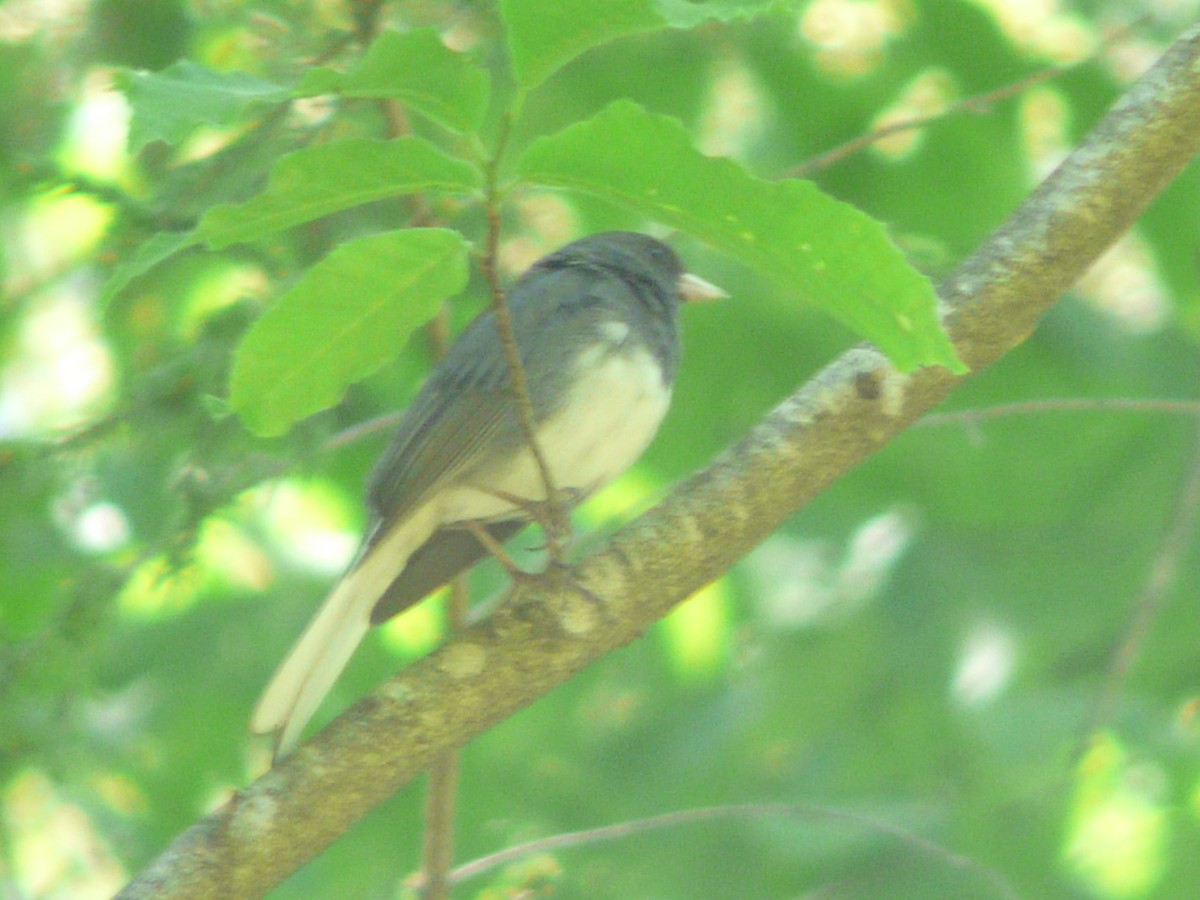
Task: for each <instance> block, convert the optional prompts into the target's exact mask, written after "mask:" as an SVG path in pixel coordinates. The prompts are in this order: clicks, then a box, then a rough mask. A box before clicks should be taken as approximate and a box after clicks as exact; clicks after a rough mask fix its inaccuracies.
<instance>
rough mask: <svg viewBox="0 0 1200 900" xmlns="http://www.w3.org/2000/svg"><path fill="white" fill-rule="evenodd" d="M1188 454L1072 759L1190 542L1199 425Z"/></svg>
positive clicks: (1199, 473) (1094, 727)
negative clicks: (1164, 527)
mask: <svg viewBox="0 0 1200 900" xmlns="http://www.w3.org/2000/svg"><path fill="white" fill-rule="evenodd" d="M1192 450H1193V452H1192V459H1191V463H1190V464H1189V466H1188V469H1187V471H1186V473H1185V478H1184V482H1183V487H1182V489H1181V490H1180V492H1179V501H1178V503H1176V505H1175V510H1174V513H1173V515H1172V517H1171V523H1170V526H1169V527H1168V529H1167V533H1166V535H1165V536H1164V537H1163V541H1162V543H1161V544H1160V545H1159V548H1158V552H1157V553H1156V554H1155V555H1154V559H1153V560H1151V562H1150V567H1149V569H1148V571H1147V573H1146V580H1145V582H1144V583H1143V584H1142V587H1141V590H1140V591H1139V592H1138V595H1137V597H1136V599H1135V601H1134V603H1133V611H1132V614H1131V616H1130V619H1129V625H1128V626H1127V627H1126V628H1125V631H1124V636H1123V638H1122V640H1121V643H1120V644H1119V645H1118V646H1117V648H1116V650H1115V651H1114V653H1113V657H1112V660H1111V661H1110V662H1109V665H1108V672H1107V673H1106V675H1105V678H1104V686H1103V687H1102V688H1101V690H1100V694H1099V696H1098V697H1097V699H1096V703H1095V706H1094V707H1093V709H1092V714H1091V717H1090V719H1089V721H1088V723H1087V727H1086V728H1085V730H1084V733H1083V735H1082V736H1081V740H1080V742H1079V746H1078V748H1077V749H1076V755H1075V758H1076V761H1078V760H1079V759H1080V758H1082V756H1083V754H1084V753H1085V752H1086V751H1087V747H1088V743H1089V740H1090V738H1091V736H1092V735H1094V734H1095V733H1096V732H1097V731H1099V730H1100V729H1101V728H1103V727H1104V726H1105V724H1106V723H1108V722H1110V721H1111V720H1112V718H1113V715H1114V714H1115V712H1116V707H1117V701H1118V698H1119V695H1120V693H1121V688H1122V687H1123V686H1124V685H1125V682H1126V681H1127V680H1128V678H1129V673H1130V670H1131V669H1132V668H1133V664H1134V662H1136V661H1137V658H1138V656H1139V655H1140V654H1141V650H1142V647H1143V645H1144V644H1145V643H1146V638H1147V636H1148V635H1149V634H1150V629H1151V628H1152V627H1153V625H1154V622H1155V620H1156V619H1157V618H1158V616H1159V614H1160V613H1161V612H1162V610H1163V608H1164V606H1165V605H1166V600H1167V597H1168V595H1169V594H1170V593H1171V589H1172V588H1174V587H1175V583H1176V581H1177V580H1178V576H1179V567H1180V564H1181V563H1182V561H1183V557H1184V554H1185V553H1186V552H1187V549H1188V547H1189V546H1190V544H1191V539H1192V532H1193V531H1194V529H1195V527H1196V519H1197V516H1198V515H1200V429H1198V430H1197V432H1196V439H1195V445H1194V447H1193V448H1192Z"/></svg>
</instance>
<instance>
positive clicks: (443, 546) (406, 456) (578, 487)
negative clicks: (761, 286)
mask: <svg viewBox="0 0 1200 900" xmlns="http://www.w3.org/2000/svg"><path fill="white" fill-rule="evenodd" d="M725 296H727V295H726V294H725V292H724V291H722V290H721V289H720V288H718V287H716V286H715V285H713V284H711V283H709V282H707V281H705V280H704V279H702V278H699V277H698V276H696V275H693V274H691V273H688V272H686V271H685V270H684V267H683V264H682V262H681V260H680V258H679V256H678V255H677V254H676V252H675V251H674V250H673V249H672V248H671V247H670V246H668V245H667V244H665V243H663V242H662V241H659V240H657V239H655V238H653V237H650V236H649V235H645V234H642V233H639V232H632V231H609V232H601V233H598V234H593V235H590V236H587V237H584V238H581V239H579V240H576V241H574V242H572V243H570V244H567V245H566V246H564V247H561V248H560V249H558V250H557V251H554V252H552V253H550V254H549V255H547V256H545V257H543V258H542V259H540V260H538V261H537V262H535V263H534V264H533V265H532V266H530V268H529V269H528V270H527V271H526V272H525V273H524V274H523V275H521V276H520V277H519V278H518V279H517V281H516V282H515V283H514V284H513V285H512V286H511V288H509V290H508V291H507V299H506V305H507V308H508V311H509V316H510V321H511V326H512V335H513V338H514V339H515V344H516V348H517V352H518V355H519V359H520V362H521V368H522V370H523V372H524V380H525V384H526V393H527V397H528V411H529V412H530V413H531V414H532V416H531V418H532V422H533V434H534V436H535V438H536V442H537V445H538V447H539V448H540V451H541V454H542V457H543V461H544V463H545V465H546V467H547V468H548V470H549V472H548V474H549V475H550V479H549V482H550V484H551V485H553V486H554V490H555V494H556V495H557V500H556V501H555V502H562V501H563V500H564V499H565V501H566V503H567V505H568V506H573V505H575V504H577V503H578V502H580V501H582V500H583V499H584V498H586V497H587V496H588V495H590V494H592V493H593V492H594V491H596V490H597V489H598V488H600V487H602V486H603V485H605V484H607V483H609V482H610V481H612V480H613V479H614V478H616V477H617V476H619V475H620V474H621V473H622V472H624V471H625V470H626V469H627V468H629V466H631V465H632V464H633V463H634V462H635V461H636V460H637V459H638V458H639V457H640V456H641V455H642V452H643V451H644V450H645V449H646V447H647V446H648V445H649V443H650V441H651V440H652V438H653V437H654V435H655V433H656V432H657V430H658V427H659V424H660V423H661V422H662V419H663V416H664V415H665V414H666V412H667V407H668V405H669V403H670V399H671V390H672V387H673V385H674V382H675V375H676V371H677V369H678V366H679V361H680V355H681V345H680V338H679V322H678V307H679V305H680V303H681V302H690V301H702V300H715V299H719V298H723V297H725ZM512 383H513V381H512V377H511V371H510V368H509V365H508V359H507V357H506V355H505V349H504V345H503V343H502V339H501V333H500V330H499V327H498V325H497V320H496V315H495V312H494V310H493V309H488V310H486V311H484V312H483V313H482V314H480V315H479V316H478V317H477V318H476V319H475V320H474V321H473V322H472V323H471V324H470V325H468V326H467V327H466V328H465V329H464V330H463V331H462V333H461V334H460V335H459V336H458V338H457V339H456V340H455V341H454V342H453V343H452V344H451V345H450V347H449V349H448V350H447V352H446V354H445V355H444V356H443V357H442V359H441V360H440V362H439V363H438V364H437V365H436V367H435V368H434V370H433V371H432V373H431V374H430V376H429V378H428V379H427V380H426V382H425V384H424V385H423V386H422V388H421V389H420V390H419V391H418V393H417V396H416V398H415V399H414V400H413V402H412V404H411V406H410V407H409V408H408V409H407V410H406V412H405V413H404V416H403V418H402V419H401V421H400V423H399V425H398V426H397V428H396V431H395V434H394V435H393V437H392V439H391V442H390V444H389V445H388V447H387V449H386V450H385V451H384V453H383V454H382V456H381V457H380V459H379V462H378V463H377V465H376V466H375V468H374V469H373V470H372V472H371V474H370V476H369V478H368V481H367V491H366V502H367V507H368V510H369V522H368V526H367V529H366V531H365V534H364V537H363V539H362V542H361V544H360V548H359V551H358V553H357V554H356V556H355V558H354V560H353V562H352V563H351V564H350V566H349V568H348V569H347V570H346V572H345V574H344V575H343V576H342V578H341V579H340V580H339V581H338V582H337V583H336V584H335V585H334V587H333V589H332V590H331V591H330V593H329V594H328V596H327V597H326V598H325V600H324V602H323V603H322V604H321V606H320V607H319V608H318V610H317V612H316V614H315V616H314V617H313V618H312V620H311V621H310V622H309V624H308V626H307V627H306V628H305V630H304V632H303V633H302V634H301V636H300V638H299V640H298V641H297V642H296V644H295V645H294V646H293V648H292V650H291V651H290V653H289V654H288V655H287V656H286V657H285V658H284V660H283V662H282V663H281V664H280V665H279V667H278V669H277V670H276V672H275V675H274V677H273V678H272V679H271V681H270V682H269V683H268V685H267V687H266V689H265V690H264V692H263V694H262V696H261V698H260V699H259V701H258V704H257V706H256V707H255V710H254V713H253V716H252V719H251V730H252V731H254V732H256V733H260V734H274V735H275V739H276V744H275V759H277V760H278V759H279V758H281V757H283V756H285V755H287V754H288V753H290V752H291V751H292V750H293V749H294V747H295V745H296V744H297V743H298V741H299V738H300V736H301V733H302V732H303V730H304V728H305V726H306V724H307V723H308V721H309V720H310V719H311V717H312V716H313V715H314V714H315V713H316V711H317V709H318V707H319V705H320V704H321V702H322V700H323V699H324V697H325V696H326V694H327V693H328V692H329V691H330V690H331V689H332V687H333V684H334V683H335V682H336V680H337V678H338V677H339V675H340V674H341V672H342V670H343V669H344V668H345V666H346V665H347V664H348V662H349V660H350V658H351V656H352V655H353V653H354V651H355V649H356V648H357V647H358V645H359V643H360V642H361V641H362V640H363V638H364V637H365V635H366V634H367V632H368V631H369V629H370V627H371V626H372V625H376V624H379V623H381V622H384V621H386V620H387V619H389V618H391V617H392V616H394V615H396V614H398V613H400V612H402V611H403V610H405V609H407V608H408V607H410V606H412V605H413V604H415V603H417V602H419V601H420V600H421V599H423V598H424V597H425V596H427V595H428V594H430V593H431V592H433V591H434V590H436V589H437V588H439V587H441V586H442V585H444V584H445V583H447V582H448V581H450V580H451V579H452V578H453V577H455V576H456V575H458V574H460V573H461V572H463V571H466V570H467V569H469V568H470V567H472V566H473V565H475V564H476V563H477V562H479V561H480V560H482V559H483V558H484V557H485V556H487V555H488V553H489V551H490V552H493V553H495V552H496V550H497V548H499V546H500V545H501V544H503V543H504V542H505V541H507V540H509V539H510V538H512V537H513V536H514V535H515V534H516V533H517V532H518V531H520V530H521V529H522V528H524V527H525V526H526V525H528V524H529V523H530V522H531V521H532V520H534V519H535V518H538V504H539V503H540V504H542V506H543V507H545V506H546V505H547V499H548V498H547V490H546V479H545V478H544V477H543V473H542V470H541V468H540V467H539V463H538V460H537V458H536V456H535V454H534V452H533V450H532V449H531V446H530V441H529V436H528V434H527V431H526V428H525V427H524V424H523V423H524V420H523V418H522V411H521V406H520V405H519V403H518V399H517V396H516V394H515V392H514V390H513V388H512ZM548 538H549V535H548Z"/></svg>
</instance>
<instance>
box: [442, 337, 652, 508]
mask: <svg viewBox="0 0 1200 900" xmlns="http://www.w3.org/2000/svg"><path fill="white" fill-rule="evenodd" d="M618 324H620V323H613V329H612V330H613V331H615V328H616V326H617V325H618ZM605 337H616V334H615V333H614V334H611V335H605ZM567 377H568V379H569V381H568V384H567V386H566V391H565V399H564V400H563V402H562V403H561V404H558V405H556V408H555V410H554V411H553V412H552V413H551V414H550V415H549V416H547V417H546V419H545V420H544V421H542V422H541V423H540V424H539V426H538V443H539V446H540V447H541V450H542V453H543V454H544V456H545V458H546V461H547V463H548V464H549V466H550V470H551V473H552V474H553V476H554V483H555V487H557V488H558V489H559V490H562V489H571V490H575V491H579V492H581V493H584V494H586V493H590V492H592V491H594V490H596V489H597V488H599V487H600V486H602V485H604V484H606V483H608V482H609V481H611V480H613V479H614V478H616V477H617V476H618V475H620V474H621V473H622V472H624V471H625V470H626V469H627V468H629V466H631V465H632V464H633V463H634V462H635V461H636V460H637V458H638V457H639V456H641V455H642V452H643V451H644V450H645V449H646V447H647V445H648V444H649V443H650V441H651V440H652V439H653V438H654V434H655V432H656V431H657V430H658V426H659V423H661V422H662V419H663V416H664V415H666V412H667V407H668V405H669V404H670V400H671V388H670V385H669V384H667V382H666V381H665V379H664V377H663V372H662V366H661V364H660V363H659V362H658V360H657V359H656V358H655V357H654V355H653V354H652V353H650V352H649V351H648V350H646V349H645V348H644V347H642V346H640V345H638V344H634V343H632V342H623V343H618V342H615V341H611V340H601V341H598V342H597V343H595V344H593V345H592V346H590V347H588V348H587V349H585V350H584V351H583V352H581V353H580V354H579V355H578V356H577V357H576V358H575V361H574V364H573V366H572V371H571V372H570V373H568V374H567ZM489 491H494V492H498V493H501V494H511V495H514V496H517V497H522V498H525V499H530V500H543V499H545V496H546V492H545V490H544V486H543V484H542V479H541V474H540V472H539V471H538V468H537V465H536V462H535V460H534V458H533V455H532V453H530V451H529V450H528V449H527V448H526V449H522V450H520V451H518V452H517V453H515V454H511V455H509V456H508V457H507V458H506V459H502V460H496V461H495V462H494V463H492V464H489V465H485V466H483V467H481V468H480V469H479V470H478V471H477V472H476V473H474V474H473V476H472V477H471V478H470V482H469V484H463V485H461V486H460V487H457V488H455V489H453V490H451V491H449V492H448V494H447V496H446V497H445V498H444V499H445V501H446V505H445V506H443V521H447V522H452V521H461V520H464V519H487V518H496V517H501V516H503V515H505V513H510V512H511V511H512V507H511V505H509V504H507V503H504V502H503V501H502V500H500V499H498V498H497V497H495V495H494V494H493V495H490V496H489V494H488V492H489Z"/></svg>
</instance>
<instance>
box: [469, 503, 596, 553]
mask: <svg viewBox="0 0 1200 900" xmlns="http://www.w3.org/2000/svg"><path fill="white" fill-rule="evenodd" d="M489 493H491V494H492V495H493V496H494V497H499V498H500V499H501V500H503V501H504V502H505V503H511V504H512V505H513V506H515V507H516V508H517V509H520V510H522V511H524V512H525V514H526V515H528V516H529V518H531V519H532V520H533V521H535V522H537V523H538V525H540V526H541V528H542V533H543V534H544V535H545V536H546V545H545V549H546V552H547V553H549V554H550V562H551V563H553V564H554V565H556V566H559V567H562V568H567V567H568V566H567V562H566V551H567V548H568V547H570V546H571V540H572V529H571V507H572V506H574V505H575V504H576V503H577V502H579V500H580V499H581V496H582V495H581V493H580V492H579V491H576V490H571V489H570V488H567V489H564V490H560V491H558V492H557V496H555V497H553V498H552V499H549V500H530V499H528V498H527V497H517V496H516V495H514V494H510V493H508V492H507V491H497V490H492V491H490V492H489ZM484 546H486V544H485V545H484Z"/></svg>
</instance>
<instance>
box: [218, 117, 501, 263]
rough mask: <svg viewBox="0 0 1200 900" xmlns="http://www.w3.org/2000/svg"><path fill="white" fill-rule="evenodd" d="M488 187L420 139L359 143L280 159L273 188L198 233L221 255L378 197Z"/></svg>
mask: <svg viewBox="0 0 1200 900" xmlns="http://www.w3.org/2000/svg"><path fill="white" fill-rule="evenodd" d="M482 184H483V176H482V174H481V173H480V172H479V170H478V169H476V168H475V167H474V166H472V165H471V164H470V163H467V162H464V161H462V160H460V159H455V158H454V157H451V156H447V155H446V154H445V153H443V152H442V151H441V150H439V149H437V148H436V147H435V146H433V144H431V143H429V142H428V141H426V140H422V139H421V138H411V137H410V138H399V139H397V140H394V141H375V140H368V139H366V138H352V139H348V140H344V141H336V142H333V143H329V144H321V145H318V146H316V147H308V148H306V149H304V150H297V151H296V152H295V153H289V154H288V155H287V156H284V157H281V158H280V159H279V161H278V162H277V163H275V165H274V166H272V167H271V175H270V178H269V180H268V182H267V188H266V190H264V191H263V192H262V193H261V194H259V195H258V196H256V197H254V198H253V199H251V200H249V201H248V202H246V203H241V204H228V205H224V206H218V207H215V208H214V209H212V210H210V211H209V212H208V213H207V214H206V215H205V216H204V218H202V219H201V220H200V225H199V227H198V228H197V229H196V233H197V235H198V237H199V238H200V239H201V240H203V241H205V242H206V243H207V244H208V245H209V246H210V247H212V248H213V249H218V250H219V249H221V248H222V247H227V246H229V245H230V244H235V243H238V242H240V241H250V240H254V239H256V238H260V237H263V236H264V235H268V234H271V233H273V232H276V231H279V230H281V229H283V228H290V227H291V226H293V225H298V224H300V223H301V222H308V221H311V220H312V219H316V218H319V217H321V216H326V215H329V214H330V213H332V212H337V211H338V210H341V209H347V208H349V207H351V206H358V205H359V204H362V203H369V202H371V201H373V200H381V199H384V198H387V197H396V196H399V195H401V194H412V193H415V192H417V191H449V192H459V193H467V192H470V191H473V190H476V189H478V188H479V187H480V186H481V185H482Z"/></svg>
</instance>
